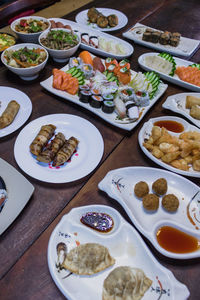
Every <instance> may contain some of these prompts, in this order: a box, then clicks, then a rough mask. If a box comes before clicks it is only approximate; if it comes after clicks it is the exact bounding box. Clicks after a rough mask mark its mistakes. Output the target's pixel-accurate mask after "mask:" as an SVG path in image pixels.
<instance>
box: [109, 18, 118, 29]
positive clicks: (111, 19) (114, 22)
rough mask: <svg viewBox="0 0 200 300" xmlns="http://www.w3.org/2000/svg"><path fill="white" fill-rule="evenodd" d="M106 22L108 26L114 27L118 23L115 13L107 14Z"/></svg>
mask: <svg viewBox="0 0 200 300" xmlns="http://www.w3.org/2000/svg"><path fill="white" fill-rule="evenodd" d="M108 24H109V26H110V27H115V26H117V25H118V17H117V16H116V15H110V16H108Z"/></svg>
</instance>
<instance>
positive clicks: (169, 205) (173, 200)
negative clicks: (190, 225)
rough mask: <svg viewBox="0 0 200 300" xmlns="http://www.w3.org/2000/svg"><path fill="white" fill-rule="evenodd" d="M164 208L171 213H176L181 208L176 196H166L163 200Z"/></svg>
mask: <svg viewBox="0 0 200 300" xmlns="http://www.w3.org/2000/svg"><path fill="white" fill-rule="evenodd" d="M162 206H163V207H164V209H166V210H167V211H169V212H175V211H176V210H177V209H178V207H179V200H178V198H177V197H176V196H175V195H174V194H168V195H165V196H164V197H163V198H162Z"/></svg>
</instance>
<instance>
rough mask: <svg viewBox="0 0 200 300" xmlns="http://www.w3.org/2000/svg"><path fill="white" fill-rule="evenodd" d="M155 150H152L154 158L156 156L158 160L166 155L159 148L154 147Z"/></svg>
mask: <svg viewBox="0 0 200 300" xmlns="http://www.w3.org/2000/svg"><path fill="white" fill-rule="evenodd" d="M152 147H153V149H152V154H153V156H155V157H156V158H161V157H162V156H163V155H164V153H163V152H162V151H161V150H160V149H159V147H158V146H152Z"/></svg>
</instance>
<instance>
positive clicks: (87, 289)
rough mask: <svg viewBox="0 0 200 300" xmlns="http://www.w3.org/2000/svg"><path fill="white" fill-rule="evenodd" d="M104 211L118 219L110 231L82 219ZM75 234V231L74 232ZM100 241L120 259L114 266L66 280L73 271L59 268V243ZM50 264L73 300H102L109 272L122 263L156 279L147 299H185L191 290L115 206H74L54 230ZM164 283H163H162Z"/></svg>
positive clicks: (51, 239) (71, 243)
mask: <svg viewBox="0 0 200 300" xmlns="http://www.w3.org/2000/svg"><path fill="white" fill-rule="evenodd" d="M91 211H95V212H104V213H107V214H109V215H110V216H111V217H112V218H113V219H114V229H113V230H112V231H111V232H110V233H109V234H105V233H104V234H102V233H99V232H96V231H94V230H92V229H90V228H88V227H86V226H85V225H83V224H82V223H81V222H80V218H81V216H82V215H83V214H85V213H86V212H91ZM74 233H75V234H74ZM77 241H78V242H80V243H81V244H82V243H88V242H90V243H99V244H102V245H104V246H106V247H107V248H108V249H109V252H110V254H111V255H112V256H113V257H114V258H115V259H116V262H115V264H114V266H112V267H110V268H108V269H106V270H104V271H102V272H100V273H97V274H95V275H94V276H77V275H75V274H72V275H71V276H69V277H68V278H65V279H63V277H64V276H66V275H67V274H68V273H69V272H68V271H66V270H62V271H60V272H58V271H57V269H56V266H55V263H56V261H57V253H56V246H57V244H58V243H60V242H63V243H65V244H67V247H68V249H69V250H71V249H72V248H74V247H75V246H76V242H77ZM48 265H49V270H50V273H51V276H52V278H53V280H54V282H55V283H56V285H57V287H58V288H59V289H60V291H61V292H62V293H63V295H64V296H65V297H67V299H69V300H80V299H83V300H86V299H87V300H94V299H96V300H102V287H103V281H104V279H105V278H106V277H107V276H108V274H109V273H110V272H111V271H112V270H113V269H114V268H115V267H118V266H122V265H128V266H133V267H137V268H141V269H143V271H144V272H145V274H146V275H147V276H148V277H149V278H151V280H152V281H153V283H152V286H151V287H150V288H149V289H148V291H147V292H146V293H145V295H144V296H143V297H142V299H143V300H149V299H151V300H158V299H160V296H161V295H162V297H161V298H163V300H164V299H169V297H170V300H175V299H176V300H185V299H187V298H188V297H189V291H188V289H187V287H186V286H185V285H183V284H182V283H180V282H179V281H178V280H177V279H176V278H175V277H174V275H173V274H172V272H170V271H169V270H168V269H166V268H164V267H163V266H162V265H161V264H160V263H159V262H158V261H157V260H156V259H155V258H154V256H153V255H152V254H151V252H150V251H149V249H148V248H147V246H146V244H145V243H144V242H143V240H142V238H141V237H140V235H139V234H138V233H137V232H136V230H135V229H134V228H133V227H132V226H131V225H130V224H128V222H126V221H125V220H124V219H123V218H122V217H121V215H120V214H119V213H118V212H117V211H116V210H115V209H113V208H111V207H109V206H104V205H89V206H83V207H79V208H74V209H72V210H71V211H70V212H69V213H68V214H67V215H65V216H63V217H62V219H61V221H60V222H59V223H58V225H57V226H56V227H55V229H54V230H53V232H52V234H51V237H50V240H49V245H48ZM159 282H160V284H159Z"/></svg>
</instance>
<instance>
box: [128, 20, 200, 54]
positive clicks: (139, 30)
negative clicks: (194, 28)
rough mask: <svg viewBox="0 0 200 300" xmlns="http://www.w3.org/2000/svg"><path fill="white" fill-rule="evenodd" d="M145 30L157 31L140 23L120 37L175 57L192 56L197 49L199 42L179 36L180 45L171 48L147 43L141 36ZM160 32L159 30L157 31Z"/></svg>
mask: <svg viewBox="0 0 200 300" xmlns="http://www.w3.org/2000/svg"><path fill="white" fill-rule="evenodd" d="M146 28H151V29H154V30H157V29H155V28H152V27H149V26H146V25H143V24H141V23H136V24H135V25H134V26H132V27H131V28H130V29H129V30H128V31H126V32H124V33H123V34H122V35H123V36H124V37H126V38H127V39H130V40H132V41H134V42H135V43H137V44H139V45H142V46H145V47H148V48H152V49H156V50H158V51H161V52H162V51H164V52H168V53H170V54H172V55H176V56H185V57H188V56H190V55H192V53H193V52H194V51H195V50H196V49H197V48H198V46H199V43H200V41H199V40H194V39H189V38H186V37H183V36H181V38H180V43H179V45H178V46H177V47H173V46H171V45H161V44H159V43H152V42H147V41H143V40H142V35H143V33H144V31H145V30H146ZM159 31H161V30H159Z"/></svg>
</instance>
